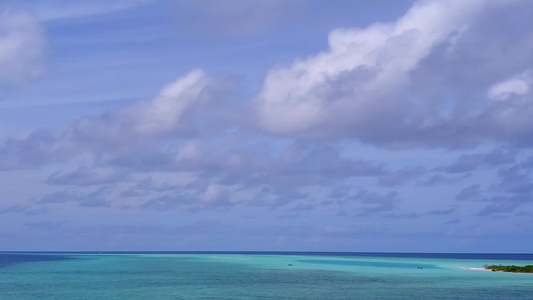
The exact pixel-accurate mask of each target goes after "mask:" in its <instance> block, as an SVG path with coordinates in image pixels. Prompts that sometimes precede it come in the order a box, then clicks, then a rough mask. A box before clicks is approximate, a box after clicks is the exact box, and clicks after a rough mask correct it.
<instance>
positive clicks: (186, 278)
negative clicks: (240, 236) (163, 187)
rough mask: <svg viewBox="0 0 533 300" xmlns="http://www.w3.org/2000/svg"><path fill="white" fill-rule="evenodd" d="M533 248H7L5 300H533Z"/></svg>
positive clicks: (1, 263)
mask: <svg viewBox="0 0 533 300" xmlns="http://www.w3.org/2000/svg"><path fill="white" fill-rule="evenodd" d="M485 264H505V265H507V264H515V265H527V264H533V255H532V254H420V253H418V254H417V253H305V252H275V253H273V252H246V253H239V252H179V253H174V252H163V253H142V252H136V253H134V252H128V253H108V252H104V253H83V252H77V253H39V252H33V253H7V252H3V253H0V300H12V299H13V300H14V299H16V300H31V299H39V300H47V299H106V300H111V299H129V300H135V299H393V300H394V299H483V300H491V299H498V300H501V299H533V274H518V273H516V274H515V273H501V272H489V271H482V270H481V269H482V268H483V265H485Z"/></svg>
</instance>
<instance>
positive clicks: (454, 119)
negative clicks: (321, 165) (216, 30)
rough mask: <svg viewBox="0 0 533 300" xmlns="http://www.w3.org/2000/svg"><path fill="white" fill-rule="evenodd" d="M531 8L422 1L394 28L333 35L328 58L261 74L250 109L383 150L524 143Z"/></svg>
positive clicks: (264, 121) (271, 128) (269, 123)
mask: <svg viewBox="0 0 533 300" xmlns="http://www.w3.org/2000/svg"><path fill="white" fill-rule="evenodd" d="M531 9H532V8H531V5H529V3H528V2H527V1H486V0H476V1H457V0H446V1H419V2H417V3H415V4H414V5H413V6H412V7H411V9H410V10H409V11H408V12H407V13H406V14H405V15H404V16H402V17H401V18H399V19H398V20H396V21H395V22H391V23H374V24H372V25H370V26H368V27H366V28H342V29H336V30H333V31H332V32H331V33H330V35H329V49H328V50H327V51H325V52H321V53H319V54H316V55H313V56H311V57H308V58H305V59H298V60H296V61H295V62H294V63H293V64H292V65H290V66H286V67H277V68H274V69H272V70H271V71H270V72H269V73H268V75H267V77H266V79H265V82H264V86H263V88H262V90H261V92H260V93H259V95H258V96H257V97H256V99H255V100H254V101H255V104H256V109H257V114H258V117H259V118H260V123H261V127H262V128H263V129H264V130H266V131H268V132H271V133H274V134H281V135H288V136H297V137H306V138H316V137H320V138H323V137H326V138H332V137H333V138H337V137H354V138H358V139H360V140H363V141H367V142H371V143H376V144H386V145H413V144H424V145H439V144H440V145H444V144H446V145H450V144H451V143H456V144H457V143H458V144H462V143H464V142H465V141H484V140H490V139H505V138H506V137H511V138H512V137H523V136H525V135H527V134H528V133H530V132H531V131H532V130H533V127H532V126H531V123H530V122H527V121H526V120H528V119H530V118H531V117H533V115H532V111H531V109H532V107H533V106H532V101H531V96H532V94H531V80H530V74H531V71H530V68H531V65H532V62H533V55H532V54H531V52H530V51H526V49H531V46H532V44H533V34H532V33H531V31H529V30H528V29H527V28H530V27H531V25H533V21H531V18H529V15H530V13H531ZM502 15H503V16H508V17H509V21H504V22H503V23H502V22H500V21H501V20H502ZM511 19H512V20H520V22H514V21H513V24H512V25H513V26H509V28H512V29H506V25H508V24H507V22H511V21H510V20H511ZM495 20H499V21H498V22H495ZM495 24H498V26H496V25H495ZM518 32H520V34H518Z"/></svg>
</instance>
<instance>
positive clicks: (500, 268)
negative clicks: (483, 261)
mask: <svg viewBox="0 0 533 300" xmlns="http://www.w3.org/2000/svg"><path fill="white" fill-rule="evenodd" d="M485 269H488V270H492V272H513V273H533V265H527V266H524V267H520V266H515V265H512V266H504V265H485Z"/></svg>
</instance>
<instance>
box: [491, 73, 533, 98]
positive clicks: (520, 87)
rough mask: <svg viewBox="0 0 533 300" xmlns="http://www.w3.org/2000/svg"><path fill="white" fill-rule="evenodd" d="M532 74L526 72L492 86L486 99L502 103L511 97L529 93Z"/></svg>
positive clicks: (532, 78) (532, 83) (532, 82)
mask: <svg viewBox="0 0 533 300" xmlns="http://www.w3.org/2000/svg"><path fill="white" fill-rule="evenodd" d="M532 74H533V73H532V71H526V72H523V73H521V74H518V75H516V76H514V77H512V78H510V79H507V80H505V81H503V82H499V83H497V84H495V85H493V86H492V87H491V88H490V89H489V91H488V93H487V97H488V98H489V99H491V100H496V101H504V100H507V99H509V98H511V97H513V96H524V95H526V94H527V93H528V92H529V91H531V86H532V85H533V76H532Z"/></svg>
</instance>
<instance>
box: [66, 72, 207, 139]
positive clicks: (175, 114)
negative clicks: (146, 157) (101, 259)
mask: <svg viewBox="0 0 533 300" xmlns="http://www.w3.org/2000/svg"><path fill="white" fill-rule="evenodd" d="M212 83H213V81H212V80H211V79H209V78H208V77H207V75H206V74H205V73H204V72H203V71H201V70H193V71H191V72H190V73H189V74H187V75H186V76H184V77H181V78H179V79H177V80H176V81H175V82H173V83H171V84H169V85H167V86H166V87H164V88H163V89H162V90H161V91H160V92H159V94H158V95H157V96H155V97H154V98H152V99H150V100H146V101H141V102H138V103H135V104H132V105H129V106H126V107H123V108H121V109H118V110H116V111H114V112H111V113H109V114H106V115H104V116H103V117H101V118H96V119H89V118H86V119H82V120H81V121H79V122H78V123H77V124H76V125H75V126H74V128H73V129H72V130H71V132H70V134H69V135H70V136H72V137H73V139H75V140H77V141H81V142H84V141H85V142H90V143H94V144H99V145H115V146H116V145H121V146H123V147H126V148H127V147H131V146H132V145H133V144H135V143H136V142H142V141H146V140H145V139H150V138H157V137H163V136H166V137H168V136H174V135H178V134H180V133H184V132H188V131H190V130H194V127H195V126H196V124H195V123H194V121H193V120H191V118H192V117H193V116H194V113H195V110H202V108H203V107H204V106H205V105H207V103H208V102H209V97H210V95H211V94H210V93H209V92H208V90H209V87H210V86H211V85H212Z"/></svg>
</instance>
